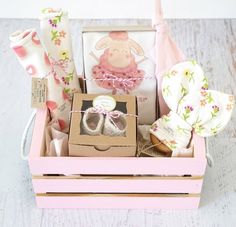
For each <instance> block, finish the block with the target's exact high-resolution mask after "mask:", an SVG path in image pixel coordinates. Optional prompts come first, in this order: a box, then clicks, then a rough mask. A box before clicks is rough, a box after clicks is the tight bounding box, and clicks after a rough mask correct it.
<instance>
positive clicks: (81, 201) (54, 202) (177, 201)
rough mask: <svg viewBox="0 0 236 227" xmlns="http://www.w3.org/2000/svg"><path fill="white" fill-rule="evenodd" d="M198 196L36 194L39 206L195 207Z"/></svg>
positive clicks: (197, 202)
mask: <svg viewBox="0 0 236 227" xmlns="http://www.w3.org/2000/svg"><path fill="white" fill-rule="evenodd" d="M199 201H200V197H120V196H119V197H93V196H91V197H90V196H88V197H85V196H83V197H79V196H70V197H69V196H65V197H58V196H45V197H43V196H37V197H36V202H37V206H38V207H39V208H88V209H90V208H92V209H196V208H198V205H199Z"/></svg>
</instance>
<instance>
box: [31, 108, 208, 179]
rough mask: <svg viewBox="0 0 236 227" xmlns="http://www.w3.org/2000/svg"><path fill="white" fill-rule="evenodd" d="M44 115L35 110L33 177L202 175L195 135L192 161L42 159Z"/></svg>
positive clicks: (202, 159)
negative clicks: (73, 175)
mask: <svg viewBox="0 0 236 227" xmlns="http://www.w3.org/2000/svg"><path fill="white" fill-rule="evenodd" d="M46 119H47V111H44V110H38V112H37V115H36V121H35V128H34V132H33V138H32V144H31V149H30V154H29V166H30V171H31V174H32V175H42V174H64V175H71V174H124V175H127V174H154V175H184V174H188V175H189V174H190V175H204V172H205V168H206V158H205V141H204V139H202V138H199V137H197V136H196V135H194V138H193V143H194V157H193V158H159V157H158V158H147V157H144V158H141V157H138V158H137V157H115V158H112V157H105V158H103V157H43V156H41V152H42V150H43V149H44V128H45V125H46Z"/></svg>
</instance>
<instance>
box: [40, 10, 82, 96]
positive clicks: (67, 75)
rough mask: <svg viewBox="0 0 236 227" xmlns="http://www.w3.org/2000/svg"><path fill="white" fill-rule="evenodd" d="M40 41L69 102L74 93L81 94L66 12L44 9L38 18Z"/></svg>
mask: <svg viewBox="0 0 236 227" xmlns="http://www.w3.org/2000/svg"><path fill="white" fill-rule="evenodd" d="M40 27H41V31H42V41H43V43H44V45H45V47H46V49H47V51H48V56H49V60H50V62H51V63H52V64H53V66H54V69H55V71H56V73H57V75H58V76H59V79H60V82H61V84H62V86H63V88H64V89H63V93H64V96H68V98H69V99H70V100H71V98H72V95H73V93H74V92H81V88H80V85H79V80H78V77H77V73H76V68H75V64H74V60H73V53H72V42H71V34H70V30H69V20H68V14H67V12H64V11H62V10H61V9H59V10H55V9H52V8H46V9H44V10H43V11H42V15H41V18H40Z"/></svg>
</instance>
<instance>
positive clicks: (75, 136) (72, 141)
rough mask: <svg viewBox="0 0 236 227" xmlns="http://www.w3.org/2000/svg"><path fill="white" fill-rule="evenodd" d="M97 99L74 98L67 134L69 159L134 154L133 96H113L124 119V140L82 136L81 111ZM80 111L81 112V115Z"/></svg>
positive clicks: (120, 137) (113, 137)
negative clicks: (73, 157)
mask: <svg viewBox="0 0 236 227" xmlns="http://www.w3.org/2000/svg"><path fill="white" fill-rule="evenodd" d="M98 96H99V95H89V94H78V93H76V94H75V95H74V98H73V105H72V112H71V123H70V134H69V156H87V157H90V156H91V157H129V156H135V154H136V137H137V136H136V134H137V133H136V132H137V129H136V127H137V124H136V123H137V117H136V98H135V96H128V95H118V96H117V95H116V96H110V97H113V98H114V99H115V101H116V108H115V109H114V110H118V111H121V112H123V113H124V114H125V115H124V117H125V119H126V132H125V135H124V136H107V135H103V134H100V135H87V134H86V133H84V131H83V128H82V126H81V124H82V118H83V116H84V111H86V110H87V109H88V108H90V107H92V106H93V104H92V103H93V100H94V98H96V97H98ZM80 111H81V112H80ZM105 117H106V115H105V116H104V118H105Z"/></svg>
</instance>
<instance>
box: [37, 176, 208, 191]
mask: <svg viewBox="0 0 236 227" xmlns="http://www.w3.org/2000/svg"><path fill="white" fill-rule="evenodd" d="M202 182H203V180H202V179H192V180H189V179H188V180H187V179H186V180H185V179H170V180H167V179H158V180H156V179H151V180H150V179H149V180H147V179H143V180H142V179H125V180H120V179H119V180H118V179H115V180H110V179H109V180H105V179H90V180H89V179H85V180H84V179H33V187H34V192H35V193H46V192H61V193H63V192H87V193H89V192H96V193H115V192H123V193H133V192H136V193H144V192H145V193H186V192H188V193H199V194H200V193H201V188H202Z"/></svg>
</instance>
